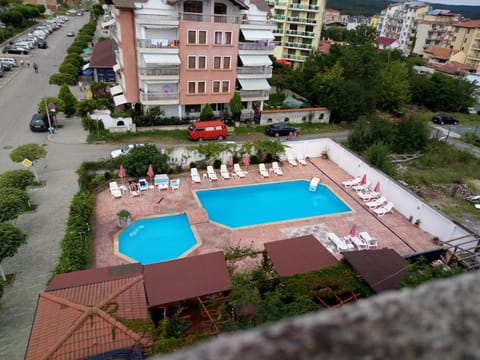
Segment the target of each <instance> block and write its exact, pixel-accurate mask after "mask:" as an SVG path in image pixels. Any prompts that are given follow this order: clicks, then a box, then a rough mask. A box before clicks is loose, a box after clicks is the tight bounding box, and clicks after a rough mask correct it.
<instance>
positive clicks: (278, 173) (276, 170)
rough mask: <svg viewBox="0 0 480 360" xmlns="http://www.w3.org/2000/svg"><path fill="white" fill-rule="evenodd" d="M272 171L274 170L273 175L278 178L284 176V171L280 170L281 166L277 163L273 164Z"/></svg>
mask: <svg viewBox="0 0 480 360" xmlns="http://www.w3.org/2000/svg"><path fill="white" fill-rule="evenodd" d="M272 170H273V173H274V174H275V175H277V176H281V175H283V171H282V169H281V168H280V165H278V162H277V161H274V162H272Z"/></svg>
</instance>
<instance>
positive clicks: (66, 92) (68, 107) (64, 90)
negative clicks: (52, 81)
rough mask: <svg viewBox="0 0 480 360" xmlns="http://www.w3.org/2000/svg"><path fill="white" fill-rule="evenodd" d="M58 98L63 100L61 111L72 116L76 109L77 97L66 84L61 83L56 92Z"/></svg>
mask: <svg viewBox="0 0 480 360" xmlns="http://www.w3.org/2000/svg"><path fill="white" fill-rule="evenodd" d="M58 98H59V99H60V100H62V101H63V103H64V104H65V105H64V108H63V112H64V113H65V115H66V116H67V117H70V116H72V115H73V114H75V112H76V111H77V102H78V101H77V98H76V97H75V96H74V95H73V94H72V92H71V91H70V88H69V87H68V85H67V84H63V85H62V86H61V87H60V91H59V92H58Z"/></svg>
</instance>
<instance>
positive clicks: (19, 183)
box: [0, 169, 35, 190]
mask: <svg viewBox="0 0 480 360" xmlns="http://www.w3.org/2000/svg"><path fill="white" fill-rule="evenodd" d="M34 182H35V178H34V175H33V174H32V173H31V172H30V171H28V170H22V169H20V170H10V171H6V172H4V173H3V174H1V175H0V189H1V188H4V187H13V188H17V189H21V190H25V189H26V188H27V186H29V185H33V184H34Z"/></svg>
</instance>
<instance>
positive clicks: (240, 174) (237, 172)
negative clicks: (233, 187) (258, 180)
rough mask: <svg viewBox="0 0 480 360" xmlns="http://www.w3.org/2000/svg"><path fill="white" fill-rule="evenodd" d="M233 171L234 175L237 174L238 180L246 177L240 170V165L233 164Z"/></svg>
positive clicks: (245, 173) (244, 172)
mask: <svg viewBox="0 0 480 360" xmlns="http://www.w3.org/2000/svg"><path fill="white" fill-rule="evenodd" d="M233 171H234V172H235V174H237V176H238V177H239V178H244V177H245V176H247V172H246V171H243V170H242V169H241V168H240V164H233Z"/></svg>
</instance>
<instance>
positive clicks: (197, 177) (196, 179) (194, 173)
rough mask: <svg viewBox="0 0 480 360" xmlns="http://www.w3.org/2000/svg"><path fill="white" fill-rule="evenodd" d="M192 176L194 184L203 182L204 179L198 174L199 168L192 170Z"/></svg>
mask: <svg viewBox="0 0 480 360" xmlns="http://www.w3.org/2000/svg"><path fill="white" fill-rule="evenodd" d="M190 176H191V177H192V183H199V182H202V179H200V175H199V174H198V170H197V168H191V169H190Z"/></svg>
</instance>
